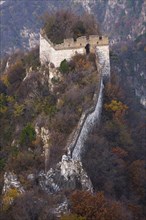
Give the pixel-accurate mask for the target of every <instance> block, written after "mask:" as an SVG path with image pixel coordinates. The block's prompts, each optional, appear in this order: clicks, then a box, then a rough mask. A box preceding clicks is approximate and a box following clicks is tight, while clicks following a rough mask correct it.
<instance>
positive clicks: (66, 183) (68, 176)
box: [38, 155, 93, 193]
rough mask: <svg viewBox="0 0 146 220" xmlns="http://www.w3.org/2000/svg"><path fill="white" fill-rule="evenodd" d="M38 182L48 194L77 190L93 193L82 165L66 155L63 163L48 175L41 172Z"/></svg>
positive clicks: (63, 157)
mask: <svg viewBox="0 0 146 220" xmlns="http://www.w3.org/2000/svg"><path fill="white" fill-rule="evenodd" d="M38 180H39V184H40V186H41V188H42V189H43V190H44V191H46V192H47V193H55V192H59V191H61V190H75V189H82V190H90V191H93V187H92V183H91V181H90V179H89V177H88V176H87V174H86V172H85V171H84V169H83V167H82V163H81V162H80V161H75V160H73V159H72V158H70V157H69V156H66V155H63V156H62V161H61V162H59V163H58V164H57V165H56V167H55V168H54V169H53V168H51V169H50V170H49V171H48V172H47V173H45V172H41V173H40V174H39V177H38Z"/></svg>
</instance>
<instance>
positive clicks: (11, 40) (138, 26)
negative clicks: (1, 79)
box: [0, 0, 146, 106]
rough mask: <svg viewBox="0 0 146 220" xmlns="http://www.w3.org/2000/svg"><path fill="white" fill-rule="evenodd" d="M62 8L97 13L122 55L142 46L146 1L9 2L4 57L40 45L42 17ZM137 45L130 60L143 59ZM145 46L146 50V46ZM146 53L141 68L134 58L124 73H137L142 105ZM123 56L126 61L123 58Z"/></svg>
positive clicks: (1, 47) (4, 11)
mask: <svg viewBox="0 0 146 220" xmlns="http://www.w3.org/2000/svg"><path fill="white" fill-rule="evenodd" d="M58 8H59V9H68V10H71V9H72V10H74V11H75V12H77V13H78V14H81V13H84V12H85V11H88V12H89V13H91V14H93V15H94V16H95V18H96V19H97V20H98V23H99V26H100V27H101V31H102V33H103V34H106V35H108V36H109V37H110V44H111V45H117V47H115V48H114V50H116V49H117V50H118V52H120V51H119V49H118V48H124V46H125V45H126V44H127V45H126V47H128V45H129V43H130V42H131V43H132V42H139V44H140V40H141V38H140V36H144V37H145V32H146V30H145V25H146V21H145V14H146V2H145V1H144V0H135V1H132V0H124V1H123V0H122V1H120V0H115V1H111V0H107V1H105V0H103V1H101V0H90V1H89V0H84V1H83V0H62V1H59V0H43V1H41V0H36V1H35V0H33V1H29V0H22V1H19V0H5V1H2V2H1V4H0V10H1V22H0V28H1V33H0V41H1V44H0V54H1V56H2V57H3V56H4V55H6V54H9V53H10V52H13V51H15V50H17V49H18V50H19V49H25V50H26V49H29V48H32V47H34V46H36V45H38V44H39V32H40V27H41V26H42V20H41V16H42V15H43V14H44V13H45V12H46V11H48V12H49V11H50V12H53V11H55V10H57V9H58ZM135 44H136V43H134V44H132V45H133V46H131V48H130V50H131V52H130V53H132V54H134V55H132V54H131V55H130V54H129V55H128V56H129V57H130V56H136V57H139V55H138V53H137V54H136V52H137V49H136V45H135ZM143 46H144V48H145V44H144V43H143ZM144 48H143V49H144ZM122 50H123V49H122ZM141 51H142V49H141ZM144 51H145V50H144ZM115 53H116V52H115ZM145 53H146V52H142V54H143V55H144V56H143V57H142V55H140V57H141V60H139V59H137V61H136V63H137V67H138V66H139V67H138V68H136V67H134V66H135V63H134V60H133V59H131V61H130V63H131V67H129V65H128V67H126V68H125V70H123V67H122V71H123V73H124V74H127V73H128V72H131V71H132V72H133V73H134V76H133V74H132V75H131V77H133V78H132V80H131V83H132V84H131V85H132V86H133V88H134V90H135V94H136V96H138V97H139V98H140V102H141V103H142V104H143V105H144V106H146V101H145V100H146V96H145V88H144V86H143V85H144V80H142V79H143V78H145V77H146V76H145V71H142V72H141V71H139V70H140V69H141V68H142V69H143V67H141V66H144V63H145V58H144V57H145ZM122 57H123V58H124V59H125V57H124V56H123V55H122ZM128 59H129V58H128ZM122 62H123V59H122ZM122 62H121V63H122ZM125 63H126V61H125ZM120 68H121V67H120ZM128 68H130V69H128ZM126 70H127V71H126ZM137 71H138V72H137ZM130 74H131V73H130ZM125 76H126V75H125Z"/></svg>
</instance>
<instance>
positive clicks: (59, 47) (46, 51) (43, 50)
mask: <svg viewBox="0 0 146 220" xmlns="http://www.w3.org/2000/svg"><path fill="white" fill-rule="evenodd" d="M108 45H109V41H108V37H101V36H100V37H99V36H97V35H90V36H89V37H88V38H87V37H85V36H82V37H79V38H77V39H76V40H74V39H73V38H70V39H64V41H63V43H61V44H53V43H52V42H51V41H50V40H49V39H48V37H47V36H46V34H45V32H44V31H43V30H41V32H40V62H41V64H42V65H44V64H48V63H53V64H54V65H55V67H59V66H60V63H61V62H62V61H63V60H64V59H66V60H70V59H71V57H72V56H74V55H76V54H88V53H90V52H92V53H95V51H96V48H100V49H102V47H105V46H106V47H107V46H108Z"/></svg>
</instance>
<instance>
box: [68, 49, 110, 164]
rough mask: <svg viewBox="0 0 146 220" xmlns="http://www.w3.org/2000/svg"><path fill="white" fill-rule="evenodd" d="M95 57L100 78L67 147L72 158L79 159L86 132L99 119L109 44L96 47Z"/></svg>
mask: <svg viewBox="0 0 146 220" xmlns="http://www.w3.org/2000/svg"><path fill="white" fill-rule="evenodd" d="M96 57H97V58H96V59H97V62H96V63H97V69H98V72H99V73H100V77H101V80H100V83H99V87H98V89H97V91H96V93H95V95H94V104H93V106H92V107H91V108H90V109H88V110H87V111H86V112H84V113H83V114H82V116H81V119H80V121H79V125H78V129H77V131H76V133H75V137H74V138H73V141H72V143H71V144H70V146H69V148H68V154H69V155H71V157H72V158H73V159H74V160H81V156H82V153H83V151H84V150H85V149H84V143H85V141H86V139H87V137H88V134H89V132H90V131H91V129H92V128H93V127H94V125H95V123H97V122H99V120H100V113H101V110H102V96H103V87H104V86H103V80H104V79H105V78H109V77H110V59H109V46H99V47H96Z"/></svg>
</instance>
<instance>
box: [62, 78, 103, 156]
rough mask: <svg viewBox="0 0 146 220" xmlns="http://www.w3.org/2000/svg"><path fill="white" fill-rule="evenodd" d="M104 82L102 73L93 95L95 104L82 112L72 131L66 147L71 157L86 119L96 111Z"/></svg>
mask: <svg viewBox="0 0 146 220" xmlns="http://www.w3.org/2000/svg"><path fill="white" fill-rule="evenodd" d="M102 82H103V76H102V75H101V74H100V76H99V82H98V85H97V86H96V90H95V93H94V96H93V104H92V106H91V107H90V108H88V109H87V110H85V111H84V112H83V113H82V115H81V117H80V120H79V122H78V124H77V126H76V128H75V129H74V131H73V132H72V133H71V135H70V137H69V139H68V142H67V146H66V148H67V150H68V156H70V157H72V153H73V150H74V148H75V146H76V144H77V141H78V139H79V136H80V134H81V131H82V128H83V127H84V124H85V121H86V119H87V117H88V116H89V115H90V114H91V113H93V112H94V111H95V108H96V104H97V101H98V98H99V92H100V87H101V84H102Z"/></svg>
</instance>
